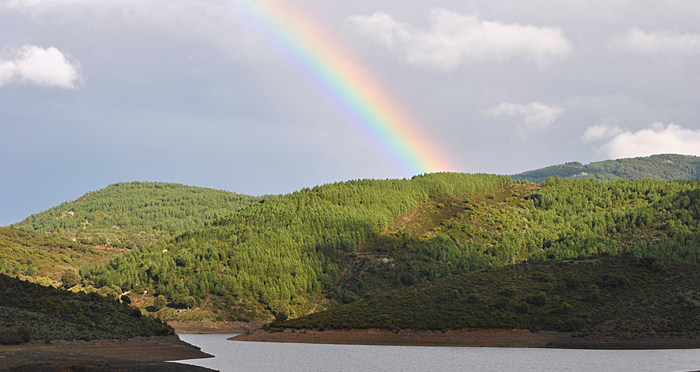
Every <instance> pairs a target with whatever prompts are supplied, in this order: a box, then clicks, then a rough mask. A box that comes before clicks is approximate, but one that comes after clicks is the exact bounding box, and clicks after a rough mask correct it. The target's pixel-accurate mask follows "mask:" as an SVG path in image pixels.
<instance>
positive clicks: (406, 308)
mask: <svg viewBox="0 0 700 372" xmlns="http://www.w3.org/2000/svg"><path fill="white" fill-rule="evenodd" d="M698 269H700V267H698V265H696V264H683V263H678V262H669V261H667V262H662V261H656V260H652V259H642V260H641V261H640V259H637V258H635V257H633V256H631V255H621V256H611V257H602V258H591V259H585V260H583V259H579V260H568V261H550V262H540V263H522V264H517V265H510V266H506V267H501V268H494V269H485V270H480V271H475V272H471V273H467V274H461V275H455V276H452V277H450V278H445V279H439V280H436V281H433V282H431V283H426V284H421V285H417V286H413V287H408V288H403V289H398V290H394V291H390V292H386V293H382V294H379V295H376V296H374V297H371V298H369V299H367V300H362V301H357V302H354V303H352V304H349V305H342V306H338V307H336V308H333V309H331V310H328V311H325V312H320V313H316V314H312V315H309V316H306V317H301V318H298V319H293V320H289V321H287V322H285V323H283V324H277V325H283V326H286V327H295V328H319V327H323V328H390V329H400V328H407V329H433V330H440V329H461V328H507V329H515V328H520V329H530V330H556V331H590V332H682V331H694V332H697V331H700V288H699V287H698V284H697V283H698V282H699V280H700V270H698Z"/></svg>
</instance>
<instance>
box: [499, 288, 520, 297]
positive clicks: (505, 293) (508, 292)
mask: <svg viewBox="0 0 700 372" xmlns="http://www.w3.org/2000/svg"><path fill="white" fill-rule="evenodd" d="M515 293H516V290H515V288H513V287H505V288H503V289H502V290H501V291H500V292H498V294H499V295H501V296H505V297H513V296H515Z"/></svg>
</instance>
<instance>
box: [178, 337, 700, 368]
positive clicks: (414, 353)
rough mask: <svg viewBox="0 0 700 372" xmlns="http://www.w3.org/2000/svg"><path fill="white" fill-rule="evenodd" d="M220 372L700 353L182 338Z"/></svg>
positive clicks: (600, 363)
mask: <svg viewBox="0 0 700 372" xmlns="http://www.w3.org/2000/svg"><path fill="white" fill-rule="evenodd" d="M179 336H180V339H181V340H183V341H185V342H188V343H190V344H192V345H196V346H198V347H200V348H201V349H202V351H204V352H206V353H209V354H212V355H215V357H214V358H208V359H192V360H187V361H178V363H186V364H192V365H197V366H202V367H207V368H212V369H216V370H220V371H465V370H473V371H499V372H500V371H691V370H700V350H699V349H689V350H567V349H535V348H531V349H527V348H494V347H427V346H369V345H317V344H291V343H272V342H240V341H227V340H226V339H227V338H229V337H232V336H234V335H233V334H209V335H194V334H181V335H179Z"/></svg>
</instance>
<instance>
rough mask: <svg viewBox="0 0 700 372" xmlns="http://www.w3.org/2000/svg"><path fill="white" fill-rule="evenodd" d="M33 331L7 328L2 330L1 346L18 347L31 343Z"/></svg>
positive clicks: (0, 332)
mask: <svg viewBox="0 0 700 372" xmlns="http://www.w3.org/2000/svg"><path fill="white" fill-rule="evenodd" d="M31 335H32V333H31V331H30V330H29V329H27V328H24V327H6V328H2V329H0V344H2V345H18V344H23V343H26V342H29V340H30V339H31Z"/></svg>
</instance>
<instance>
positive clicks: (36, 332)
mask: <svg viewBox="0 0 700 372" xmlns="http://www.w3.org/2000/svg"><path fill="white" fill-rule="evenodd" d="M171 334H173V329H172V328H171V327H170V326H168V325H167V324H164V323H162V322H160V321H158V320H155V319H152V318H148V317H144V316H142V315H141V311H140V310H138V309H135V308H132V307H129V306H128V305H126V304H123V303H119V302H115V301H114V299H112V298H108V297H102V296H100V295H98V294H96V293H93V294H86V293H71V292H68V291H62V290H59V289H55V288H53V287H43V286H40V285H38V284H33V283H28V282H24V281H22V280H19V279H16V278H10V277H8V276H5V275H0V341H3V343H19V342H21V341H24V342H26V341H28V339H29V338H31V339H34V340H42V339H45V340H52V339H84V340H87V339H103V338H128V337H136V336H155V335H159V336H164V335H171ZM7 339H9V342H4V341H5V340H7Z"/></svg>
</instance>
